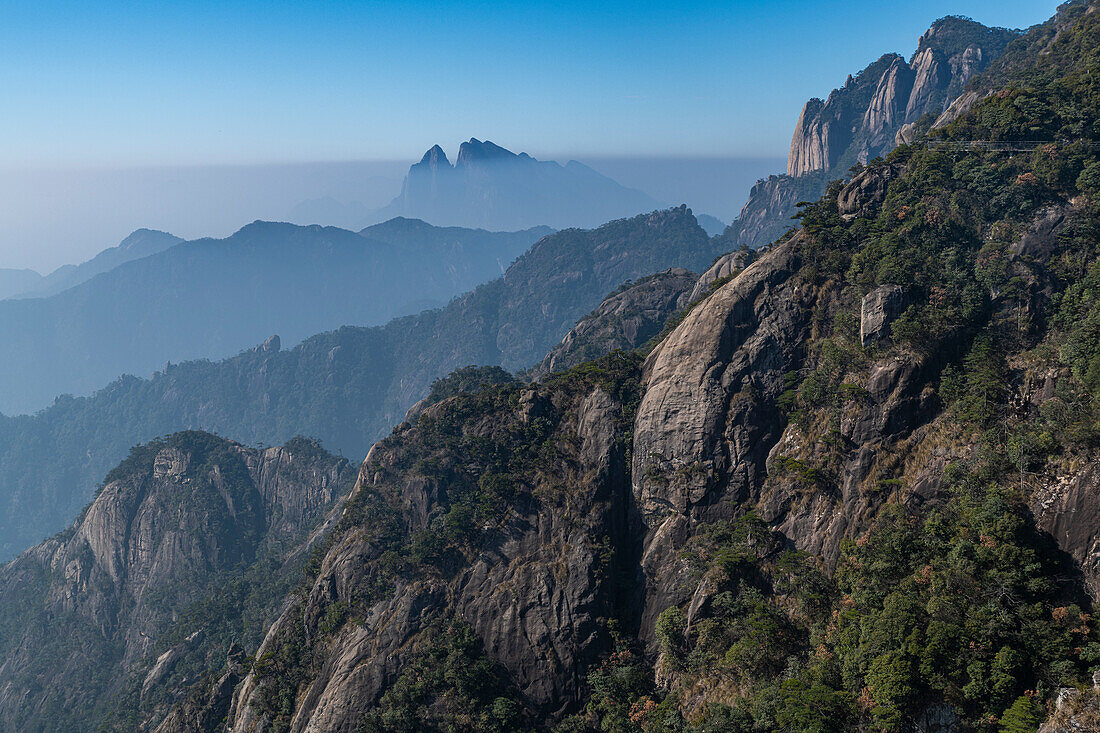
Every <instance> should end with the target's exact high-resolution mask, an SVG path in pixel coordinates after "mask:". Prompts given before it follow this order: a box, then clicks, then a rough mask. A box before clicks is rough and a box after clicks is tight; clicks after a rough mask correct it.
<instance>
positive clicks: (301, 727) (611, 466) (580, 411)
mask: <svg viewBox="0 0 1100 733" xmlns="http://www.w3.org/2000/svg"><path fill="white" fill-rule="evenodd" d="M452 402H453V400H452V401H444V402H441V403H438V404H436V405H432V406H430V407H428V408H427V409H426V410H425V411H424V413H423V414H422V415H421V416H420V418H419V419H418V420H417V422H415V423H414V424H412V425H409V426H407V427H404V428H402V429H401V430H400V431H399V433H398V435H399V436H400V437H398V435H395V436H394V439H390V440H387V441H383V442H382V443H379V444H378V445H376V446H375V448H374V449H373V450H372V451H371V454H370V456H368V458H367V461H366V462H365V463H364V465H363V469H362V470H361V472H360V475H359V483H358V489H357V491H358V492H360V493H362V492H376V493H377V495H379V496H393V497H394V498H395V500H396V501H397V502H398V503H399V504H400V505H401V506H403V507H404V516H405V517H406V518H407V521H408V522H409V526H408V531H410V532H417V531H420V530H423V529H426V528H427V527H428V526H429V525H430V524H431V521H432V519H433V518H434V517H437V516H439V513H440V511H441V510H442V508H443V507H441V503H442V502H443V501H444V497H445V495H446V492H447V490H448V488H447V486H446V485H444V484H440V483H439V482H437V481H436V480H435V479H432V478H428V477H425V476H423V475H421V474H420V473H418V471H417V470H416V469H415V468H413V469H409V468H406V467H405V466H407V465H408V460H409V457H410V456H415V455H425V454H424V446H423V444H422V442H421V441H423V440H431V438H430V433H424V432H422V431H430V430H431V429H432V427H431V426H432V425H433V424H435V423H434V421H437V420H440V419H449V418H447V417H446V416H447V415H448V414H449V413H448V412H447V411H448V410H449V409H450V408H451V403H452ZM508 404H511V405H513V406H511V407H506V408H502V411H499V412H494V413H492V414H488V415H484V416H481V417H478V418H476V419H475V420H474V421H472V422H469V423H466V424H465V425H464V427H463V429H464V430H465V431H467V433H466V434H467V435H469V436H475V435H476V436H479V437H481V438H484V439H488V440H492V439H499V438H500V437H501V436H502V434H505V435H506V434H508V432H509V431H513V430H517V429H523V426H524V425H529V424H531V423H532V422H533V421H534V420H536V419H550V420H554V419H560V420H561V422H560V423H558V424H557V426H556V427H555V428H554V431H553V433H552V436H553V437H552V439H553V440H554V441H555V443H556V444H557V445H558V446H559V449H560V450H562V451H564V456H563V457H564V458H565V460H562V461H555V462H553V463H552V464H547V465H545V466H544V467H543V469H542V471H540V473H539V475H538V476H531V477H530V478H531V479H533V481H534V483H533V485H532V486H530V487H529V488H530V491H531V497H530V498H529V499H523V498H519V499H517V500H515V501H514V503H513V508H512V509H510V510H509V512H508V513H507V514H506V515H505V516H503V517H502V518H501V519H500V521H499V522H498V523H496V524H495V526H494V527H493V528H492V529H491V534H492V538H491V540H490V541H487V542H485V543H482V549H481V551H480V552H479V553H476V554H475V555H473V556H469V557H467V558H465V559H464V560H463V561H462V562H461V563H460V564H459V565H458V566H457V567H456V568H455V569H454V571H453V572H440V573H427V574H423V575H417V576H415V577H412V578H408V579H403V580H399V581H398V583H397V587H396V588H395V590H394V592H393V593H392V594H390V595H388V597H386V598H385V599H384V600H381V601H379V602H377V603H375V604H374V605H372V606H370V607H369V609H367V610H366V612H365V616H364V618H363V620H362V622H361V623H355V624H348V625H346V626H344V627H343V628H342V629H340V630H339V631H337V632H336V633H335V635H333V636H332V638H331V640H330V641H327V642H325V644H326V649H327V651H326V655H325V662H324V664H323V665H322V666H321V668H320V670H319V671H318V672H317V674H316V676H315V678H314V679H313V680H312V682H311V683H310V684H309V686H308V689H306V690H305V691H304V692H303V693H302V695H301V697H300V700H299V704H298V706H297V708H296V711H295V713H294V716H293V722H292V723H291V725H290V730H291V731H295V732H299V731H300V732H306V731H309V732H315V731H316V732H320V731H333V732H338V731H354V730H355V729H356V726H357V724H358V722H359V720H360V719H361V717H362V715H363V713H364V712H365V711H366V710H367V709H369V708H370V707H371V706H372V705H373V704H374V703H375V702H376V700H377V699H378V696H379V695H380V694H381V693H382V692H383V691H384V690H385V689H386V687H387V686H388V685H389V684H390V683H392V682H393V680H394V678H395V676H396V674H397V673H398V671H399V670H400V669H401V667H402V666H403V664H405V663H407V662H408V660H409V659H410V658H411V656H412V655H414V654H415V653H416V651H417V649H418V648H420V647H422V646H423V644H424V643H425V642H426V634H430V633H431V624H432V623H433V622H434V621H435V620H437V619H439V618H440V617H441V616H442V615H443V614H450V613H453V614H455V615H456V616H458V617H459V618H461V619H463V620H465V622H466V623H468V624H469V625H470V627H472V628H473V629H474V630H475V631H476V633H477V634H478V636H479V637H480V638H481V640H482V641H483V643H484V646H485V651H486V653H487V654H488V655H489V656H490V658H492V659H493V660H494V661H496V662H498V663H499V664H501V665H503V667H504V668H505V669H506V670H507V672H508V675H509V678H510V679H511V680H512V681H513V682H514V684H515V686H516V688H517V689H518V691H519V693H520V694H521V695H522V697H523V699H524V701H525V703H526V704H527V705H529V706H530V708H531V709H532V710H533V711H537V713H538V714H539V715H540V716H544V717H546V718H550V719H552V718H553V717H555V716H557V715H558V714H560V712H561V710H562V706H563V704H566V702H565V701H568V700H571V699H576V696H577V694H578V692H579V690H580V686H581V685H582V683H583V678H582V670H583V669H584V667H585V665H586V664H588V663H590V662H591V661H592V660H594V659H595V658H596V657H597V655H598V654H600V653H601V652H603V651H604V650H606V649H607V645H608V639H607V637H606V634H605V633H604V632H603V631H602V627H601V625H600V623H599V619H601V618H606V617H608V615H609V614H610V612H611V603H612V602H613V599H612V597H611V596H610V595H609V589H608V587H607V585H606V584H602V583H600V582H599V580H598V579H599V577H600V574H601V572H604V571H601V570H600V568H601V567H602V565H601V564H602V563H605V562H606V560H605V559H602V555H601V552H602V550H601V545H600V541H601V540H600V538H603V537H606V538H608V539H609V540H610V542H611V543H612V545H611V546H614V547H620V546H621V547H626V546H628V544H629V542H628V540H627V537H626V530H627V522H628V519H627V497H628V492H629V487H628V486H627V483H626V480H625V472H626V467H625V464H624V460H625V459H624V454H623V448H622V445H621V444H620V443H619V442H618V441H617V439H616V438H617V435H618V434H619V431H620V430H621V429H622V427H623V426H622V424H621V420H622V406H621V405H620V404H619V403H618V402H617V400H615V399H614V398H612V397H611V396H610V395H608V394H607V393H606V392H604V391H603V390H602V389H600V388H598V387H597V388H595V389H592V390H590V391H588V392H587V394H581V395H578V396H575V397H567V396H565V395H562V394H558V393H554V394H548V393H546V392H544V391H542V388H541V387H539V386H532V387H528V388H525V390H524V391H523V392H521V393H520V394H519V395H518V400H517V401H516V402H515V403H511V402H509V403H508ZM554 415H559V416H561V417H560V418H554V417H553V416H554ZM494 436H495V438H494ZM429 452H430V451H429ZM436 455H438V456H439V459H440V460H454V458H453V457H450V458H448V457H446V456H447V454H436ZM554 487H562V488H554ZM563 490H565V491H567V492H568V494H567V495H564V496H562V495H561V494H560V492H561V491H563ZM553 492H559V493H558V494H557V496H559V497H560V498H557V499H555V498H553V497H554V496H555V494H554V493H553ZM364 495H365V494H364ZM535 496H541V497H543V498H541V499H537V500H536V499H535V498H534V497H535ZM353 501H355V500H353ZM560 502H566V504H567V506H566V505H563V504H561V503H560ZM547 503H549V505H547ZM433 526H434V525H433ZM377 552H378V549H377V548H376V546H375V545H374V543H373V541H372V538H371V535H370V533H369V532H365V531H360V530H358V529H353V530H351V531H349V532H348V533H346V534H345V535H343V536H342V538H341V539H340V540H339V542H338V543H337V544H336V545H335V546H334V547H333V549H332V550H331V551H330V552H329V553H328V555H327V556H326V557H325V560H324V563H323V565H322V568H321V570H320V573H319V574H318V577H317V580H316V582H315V583H314V585H313V587H312V588H311V589H310V591H309V594H308V597H307V598H306V599H304V600H296V601H294V602H293V603H292V604H291V605H290V606H288V608H287V609H286V611H285V612H284V614H283V615H282V617H281V618H280V620H279V621H278V622H277V623H276V624H275V625H274V626H273V627H272V628H271V631H270V632H269V633H268V635H267V638H266V639H265V641H264V643H263V645H262V646H261V648H260V650H259V654H260V655H261V656H262V655H263V654H266V653H268V652H270V651H272V650H274V649H277V648H278V647H279V645H280V644H281V643H282V640H283V639H285V638H288V637H290V636H291V635H293V634H294V633H296V632H295V629H296V628H300V627H302V626H304V628H305V630H306V631H305V633H306V635H307V637H308V638H313V639H315V638H317V636H318V635H319V632H318V631H317V627H318V624H319V623H320V621H321V619H322V618H323V617H324V614H325V609H327V608H329V607H331V606H332V605H333V604H336V603H340V602H342V601H343V602H348V601H354V599H355V597H356V594H357V593H358V592H359V589H361V588H364V587H366V584H368V583H369V580H370V577H371V576H372V574H373V573H375V572H377V563H375V562H373V560H372V558H374V557H375V555H376V553H377ZM315 643H319V642H315ZM266 684H270V683H269V682H267V681H265V680H264V679H263V678H261V677H258V676H257V675H255V674H252V675H249V677H248V678H247V679H246V680H245V681H244V683H243V684H242V685H241V687H240V689H239V691H238V693H237V695H236V699H235V701H234V704H233V708H232V712H231V715H230V729H231V730H233V731H239V732H242V733H243V732H244V731H252V730H262V729H266V726H267V725H268V723H269V721H267V720H266V719H265V717H264V713H263V711H262V710H260V709H259V708H258V706H257V705H255V704H253V701H255V700H257V699H259V696H260V695H261V694H262V690H263V689H264V685H266Z"/></svg>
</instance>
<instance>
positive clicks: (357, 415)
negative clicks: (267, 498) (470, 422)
mask: <svg viewBox="0 0 1100 733" xmlns="http://www.w3.org/2000/svg"><path fill="white" fill-rule="evenodd" d="M419 226H423V225H422V224H420V223H418V222H409V221H408V220H405V222H404V223H403V224H402V225H401V226H400V227H398V225H397V223H396V222H390V223H389V224H383V225H379V227H380V228H387V227H388V228H389V229H388V230H386V231H379V232H378V234H377V235H376V236H385V237H390V238H392V239H393V241H397V242H399V241H400V240H399V239H397V237H398V236H399V233H400V232H399V231H392V230H393V229H399V230H400V231H404V230H406V229H408V228H414V227H419ZM437 231H438V230H437ZM444 231H445V230H444ZM349 236H350V235H349ZM717 254H718V250H717V249H716V245H715V243H714V242H712V241H711V240H710V239H708V238H707V236H706V234H705V233H704V232H703V230H702V229H700V228H699V226H698V225H697V224H696V222H695V218H694V217H693V216H692V214H691V212H690V210H688V209H685V208H679V209H671V210H668V211H663V212H656V213H654V214H647V215H644V216H640V217H635V218H633V219H626V220H622V221H617V222H612V223H610V224H607V225H605V226H603V227H600V228H598V229H594V230H591V231H584V230H567V231H563V232H560V233H557V234H554V235H551V236H548V237H546V238H544V239H542V240H541V241H540V242H539V243H537V244H536V245H535V246H534V247H533V248H532V249H531V250H530V251H529V252H528V253H527V254H525V255H524V256H522V257H520V258H519V259H518V260H517V261H516V262H515V263H514V264H513V265H512V266H511V267H509V268H508V270H507V272H506V274H505V275H504V276H503V277H501V278H498V279H497V280H494V281H492V282H490V283H487V284H485V285H482V286H481V287H479V288H477V289H476V290H474V291H473V292H470V293H467V294H466V295H464V296H462V297H461V298H458V299H456V300H454V301H453V302H452V303H450V304H449V305H448V306H447V307H445V308H442V309H439V310H433V311H426V312H423V313H420V314H418V315H416V316H409V317H407V318H403V319H398V320H396V321H394V322H392V323H390V324H388V325H386V326H384V327H378V328H351V327H348V328H342V329H340V330H338V331H332V332H328V333H323V334H320V335H317V336H314V337H312V338H309V339H307V340H306V341H304V342H303V343H302V344H300V345H298V346H296V347H294V348H293V349H286V350H282V349H280V344H279V340H278V339H273V340H269V341H268V342H267V343H265V344H264V345H263V346H262V347H259V348H256V349H253V350H250V351H247V352H244V353H242V354H240V355H238V356H236V357H233V358H231V359H227V360H224V361H221V362H207V361H196V362H186V363H183V364H173V365H170V366H169V367H167V368H166V369H165V370H164V371H161V372H158V373H156V374H155V375H154V376H153V377H152V378H151V379H138V378H136V377H123V378H122V379H120V380H118V381H116V382H114V383H113V384H111V385H110V386H108V387H107V388H105V389H103V390H101V391H100V392H98V393H96V394H95V395H93V396H91V397H78V398H73V397H62V398H60V399H58V400H57V401H56V402H55V403H54V404H53V405H52V406H51V407H49V408H47V409H46V410H44V411H42V412H41V413H39V414H37V415H33V416H20V417H14V418H6V417H0V506H2V507H3V511H0V557H10V556H11V555H13V554H15V553H17V552H19V551H21V550H23V549H24V548H26V547H29V546H30V545H31V544H33V543H34V542H37V541H38V540H40V539H42V537H43V536H45V535H48V534H50V533H52V532H56V531H57V530H59V529H60V528H62V527H64V526H65V525H66V524H67V523H68V522H69V521H71V519H72V517H74V516H75V515H76V513H77V512H78V511H79V510H80V507H82V506H83V505H84V503H85V502H87V501H88V499H89V497H90V496H91V493H92V490H93V487H94V486H95V483H96V482H97V481H98V480H99V479H100V477H102V475H103V474H104V473H105V472H106V471H107V470H108V469H109V468H110V467H111V466H112V465H114V464H115V463H117V462H118V461H119V460H121V459H122V458H123V457H124V456H125V455H126V452H127V451H128V450H129V448H130V446H132V445H134V444H137V443H141V442H144V441H148V440H151V439H152V438H154V437H156V436H158V435H163V434H166V433H170V432H174V431H177V430H184V429H204V430H211V431H216V432H218V433H221V434H223V435H228V436H232V437H233V438H234V439H237V440H241V441H243V442H245V443H250V444H255V443H258V442H265V443H269V444H277V443H280V442H283V441H286V440H288V439H290V438H291V437H293V436H295V435H298V434H304V435H311V436H314V437H317V438H319V439H321V440H322V441H323V443H324V445H325V446H326V447H328V448H329V449H330V450H334V451H340V452H342V453H344V454H345V455H347V456H349V457H353V458H355V459H356V460H359V459H360V458H361V457H362V456H363V455H364V454H365V453H366V451H367V449H368V448H369V447H370V445H371V443H372V442H374V441H375V440H376V439H378V438H380V437H382V436H383V435H385V434H386V433H387V432H388V431H389V430H390V428H391V427H392V426H393V425H395V424H396V423H397V422H399V421H400V420H401V418H402V416H403V415H404V414H405V411H406V410H407V409H408V408H409V407H410V406H411V405H412V404H413V403H414V402H416V401H417V400H419V399H420V398H422V397H423V396H424V395H426V394H427V392H428V388H429V387H430V385H431V383H432V381H433V380H435V379H436V378H438V377H441V376H444V375H446V374H447V373H448V372H450V371H451V370H453V369H456V368H458V367H462V366H466V365H469V364H498V365H501V364H502V365H504V366H505V367H506V368H508V369H513V370H514V369H519V368H523V367H528V366H531V365H533V364H534V363H536V362H537V361H539V360H540V359H542V358H543V357H544V356H545V355H546V352H547V350H548V349H549V348H550V347H551V346H553V345H554V344H555V343H557V342H558V341H559V340H560V339H561V337H562V336H563V335H564V334H565V333H566V332H567V331H568V330H569V329H570V328H571V327H572V326H573V325H574V324H575V323H576V321H577V319H579V318H580V317H581V316H583V315H584V314H585V313H587V312H589V311H590V310H591V309H592V308H594V307H595V306H596V305H598V304H599V302H600V299H601V298H602V297H603V296H604V295H605V294H606V293H608V292H609V291H611V290H613V289H615V288H616V287H617V286H618V285H619V284H621V283H622V282H624V281H626V280H630V279H633V278H639V277H642V276H644V275H648V274H650V273H652V272H655V271H659V270H663V269H667V268H669V267H687V268H691V269H695V270H702V269H704V268H706V267H707V266H708V265H709V264H710V263H711V261H712V260H713V259H714V257H715V256H716V255H717ZM361 289H362V288H360V287H356V288H352V294H353V295H354V294H356V293H359V292H360V291H361Z"/></svg>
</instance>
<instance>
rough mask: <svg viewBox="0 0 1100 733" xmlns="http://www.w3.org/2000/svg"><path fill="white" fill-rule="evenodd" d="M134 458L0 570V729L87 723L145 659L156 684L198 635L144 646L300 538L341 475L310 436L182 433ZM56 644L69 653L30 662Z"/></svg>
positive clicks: (342, 483)
mask: <svg viewBox="0 0 1100 733" xmlns="http://www.w3.org/2000/svg"><path fill="white" fill-rule="evenodd" d="M134 455H135V456H136V457H133V458H131V459H130V460H129V461H128V462H127V463H125V464H123V466H122V467H120V469H117V470H116V471H115V472H113V473H112V474H111V475H109V476H108V481H107V483H106V485H105V486H104V487H103V489H102V491H101V492H100V493H99V495H98V496H97V497H96V499H95V501H93V502H92V503H91V504H90V505H89V506H88V508H87V509H86V510H85V512H84V513H83V515H82V516H81V517H80V519H78V520H77V522H76V523H75V524H74V525H73V527H72V528H71V529H70V530H68V531H67V532H64V533H61V534H60V535H57V536H55V537H54V538H52V539H50V540H47V541H46V542H44V543H42V544H40V545H38V546H36V547H34V548H32V549H30V550H28V551H27V552H25V553H24V554H23V555H21V556H20V557H19V558H17V559H16V560H15V561H13V562H12V563H11V564H9V565H8V566H6V567H4V568H3V569H2V570H0V614H2V615H3V617H4V618H5V621H8V622H12V621H14V620H15V619H22V620H21V621H20V623H21V624H22V625H17V626H15V627H8V628H9V629H10V631H9V632H8V633H6V634H5V635H4V636H2V637H0V653H2V657H0V723H2V724H0V727H5V728H8V727H11V725H13V724H14V721H20V722H21V725H24V726H30V727H33V725H34V721H36V720H38V718H37V716H38V715H39V714H43V715H46V716H47V720H49V721H50V722H51V725H52V724H63V723H64V724H70V723H71V724H74V725H76V726H77V728H80V727H84V725H83V724H79V723H78V721H84V722H85V723H87V722H88V721H89V720H91V718H90V717H85V716H91V715H92V714H93V712H94V711H95V710H97V709H98V710H100V711H101V712H102V709H103V708H102V706H106V705H109V704H110V702H111V698H112V697H113V695H115V694H117V693H118V692H119V690H120V688H121V686H122V685H123V683H125V682H126V681H127V679H128V678H129V675H130V674H131V672H134V671H136V670H139V669H140V667H141V665H142V664H143V663H144V662H146V661H148V662H149V663H150V664H151V669H150V670H149V672H148V673H147V674H145V675H143V676H142V678H144V680H145V684H144V685H142V688H141V689H142V693H143V696H144V695H145V694H147V693H148V692H149V690H151V689H152V688H154V687H157V686H159V685H162V684H163V683H164V680H165V679H166V678H167V677H168V675H170V674H171V673H172V671H173V668H174V667H175V666H176V665H177V664H178V662H179V660H180V659H181V658H182V657H183V656H184V654H185V653H187V652H188V650H191V649H196V648H199V645H200V644H201V643H202V642H203V635H202V633H201V631H200V632H197V633H193V634H191V635H190V636H189V637H188V638H187V639H186V640H184V641H183V642H182V643H181V644H179V645H177V646H174V647H172V648H170V649H168V650H167V651H164V652H163V653H160V654H158V655H157V656H156V657H154V658H152V659H150V654H152V653H153V652H154V651H155V650H156V648H157V642H158V640H159V639H160V637H161V635H162V634H164V633H165V632H166V631H168V630H169V629H170V628H172V625H173V623H174V622H175V621H176V620H177V618H178V615H179V614H180V613H181V612H182V611H183V610H184V609H185V608H186V607H187V606H188V604H189V603H191V602H193V601H194V600H197V599H198V598H199V597H201V596H200V595H199V594H201V593H203V592H206V588H207V583H209V582H212V581H214V580H215V579H217V578H218V577H219V576H220V574H222V573H224V572H227V571H229V570H231V569H233V568H236V567H238V566H240V565H241V564H242V563H244V564H247V563H249V562H251V561H252V560H253V559H255V558H257V557H258V555H259V554H260V553H262V552H264V551H265V549H266V548H270V547H272V546H273V545H274V543H278V542H288V541H289V542H292V541H295V540H297V541H300V539H301V537H302V535H303V533H304V532H305V531H306V530H308V529H309V528H310V527H311V526H312V525H313V524H315V523H316V522H317V520H318V519H319V518H320V516H321V515H322V514H323V513H324V512H325V511H326V510H327V509H328V508H329V507H330V506H332V504H333V502H334V501H335V499H336V498H337V496H338V495H339V493H340V492H341V491H343V490H345V489H346V486H347V480H348V478H350V476H348V475H347V473H346V472H347V468H348V467H347V462H346V461H345V460H343V459H337V458H334V457H332V456H329V455H328V454H327V453H325V452H324V451H322V450H320V449H319V448H317V447H316V445H315V444H311V443H309V442H308V441H298V442H295V443H292V444H291V445H289V446H288V447H283V448H269V449H267V450H264V451H259V450H255V449H250V448H245V447H244V446H241V445H239V444H236V443H232V442H230V441H227V440H224V439H222V438H216V437H214V436H211V435H208V434H205V433H182V434H178V435H176V436H171V437H169V438H168V439H166V440H165V441H164V442H163V443H159V444H153V445H152V446H150V447H147V448H143V449H141V451H139V452H138V453H135V454H134ZM42 618H49V619H51V623H50V626H49V628H50V629H51V632H50V634H49V635H45V636H44V635H43V628H44V625H43V624H42V621H41V619H42ZM65 638H70V639H72V640H73V643H78V644H79V645H80V651H79V652H77V653H73V654H71V655H70V656H69V657H68V658H66V659H65V660H64V661H62V662H60V663H55V664H53V665H50V666H49V667H48V671H47V672H43V671H42V670H40V669H39V665H40V664H42V663H44V662H45V661H46V660H44V659H43V658H44V657H51V656H53V655H55V654H56V653H57V649H56V648H55V646H54V645H55V644H57V643H59V641H61V640H63V639H65ZM76 640H79V642H77V641H76ZM57 661H58V660H55V662H57ZM44 674H45V675H46V676H42V675H44ZM139 679H141V678H139ZM32 680H34V682H32ZM76 681H79V683H80V684H79V685H77V684H73V683H74V682H76ZM33 684H44V685H46V686H48V687H53V688H54V689H61V688H66V687H72V688H73V689H74V690H77V691H78V692H75V693H74V694H73V695H72V696H71V697H70V698H69V699H68V700H66V701H65V702H62V703H61V704H60V705H58V704H57V703H56V702H53V703H52V704H51V701H50V700H44V699H41V698H39V697H37V696H34V695H28V694H27V690H28V689H29V688H28V685H33ZM39 706H42V707H39ZM46 711H48V712H46ZM66 716H68V717H66ZM66 721H67V722H66ZM16 727H18V726H16Z"/></svg>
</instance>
